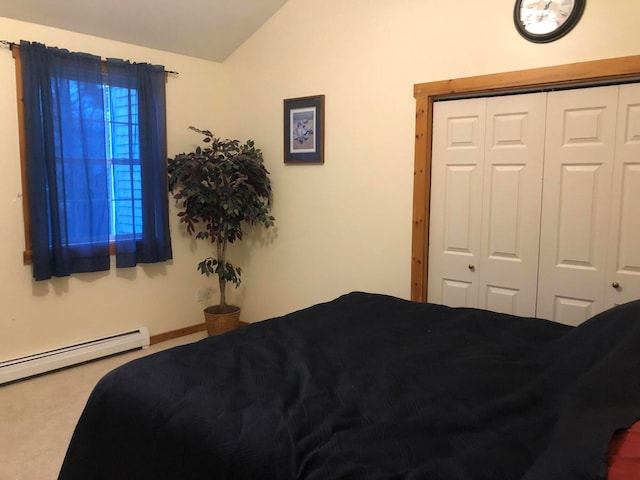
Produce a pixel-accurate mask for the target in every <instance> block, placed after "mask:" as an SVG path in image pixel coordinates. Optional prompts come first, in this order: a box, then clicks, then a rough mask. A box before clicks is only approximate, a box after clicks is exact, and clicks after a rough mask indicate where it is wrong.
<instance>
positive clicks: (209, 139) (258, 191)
mask: <svg viewBox="0 0 640 480" xmlns="http://www.w3.org/2000/svg"><path fill="white" fill-rule="evenodd" d="M189 128H190V129H191V130H194V131H196V132H198V133H200V134H202V135H204V139H203V142H204V143H205V144H206V145H205V146H204V148H203V147H200V146H198V147H197V148H196V149H195V151H193V152H190V153H180V154H178V155H176V156H175V157H173V158H170V159H169V163H168V169H167V170H168V175H169V190H170V191H171V192H172V193H174V195H173V198H174V199H175V200H176V203H177V204H178V206H179V207H180V208H181V211H180V212H179V213H178V216H179V217H180V222H181V223H184V224H185V225H186V228H187V232H188V233H189V234H190V235H195V238H199V239H204V240H208V241H210V242H211V243H212V244H214V246H215V253H214V254H213V255H212V256H209V257H207V258H205V259H204V260H202V261H201V262H200V263H199V264H198V270H199V271H200V273H201V274H203V275H207V276H210V275H217V277H218V285H219V288H220V301H219V303H218V305H214V306H211V307H207V308H206V309H205V310H204V313H205V321H206V322H207V330H208V332H209V335H216V334H219V333H223V332H225V331H228V330H233V329H235V328H237V327H238V323H239V317H240V308H239V307H237V306H235V305H228V304H227V301H226V295H225V293H226V286H227V283H228V282H231V283H233V284H234V285H235V286H236V288H237V287H238V286H239V285H240V276H241V274H242V270H241V269H240V268H239V267H234V266H233V265H232V264H231V263H230V262H228V261H227V245H228V244H229V243H233V242H234V241H236V240H242V236H243V234H244V228H245V227H246V226H253V225H256V224H262V225H264V226H265V227H266V228H268V227H271V226H272V225H273V224H274V218H273V217H272V216H271V215H270V209H271V181H270V180H269V172H268V171H267V169H266V168H265V167H264V164H263V160H262V152H261V151H260V150H259V149H257V148H255V146H254V142H253V141H252V140H247V141H246V143H244V144H241V143H240V142H239V141H238V140H228V139H221V138H217V137H215V136H214V135H213V134H212V133H211V132H210V131H208V130H199V129H197V128H195V127H189Z"/></svg>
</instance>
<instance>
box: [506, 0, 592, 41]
mask: <svg viewBox="0 0 640 480" xmlns="http://www.w3.org/2000/svg"><path fill="white" fill-rule="evenodd" d="M585 4H586V0H516V5H515V8H514V9H513V21H514V22H515V24H516V29H517V30H518V32H519V33H520V35H522V36H523V37H524V38H526V39H527V40H529V41H531V42H536V43H546V42H552V41H554V40H557V39H558V38H560V37H562V36H564V35H566V34H567V33H569V32H570V31H571V29H572V28H573V27H575V26H576V24H577V23H578V21H579V20H580V17H581V16H582V12H584V7H585Z"/></svg>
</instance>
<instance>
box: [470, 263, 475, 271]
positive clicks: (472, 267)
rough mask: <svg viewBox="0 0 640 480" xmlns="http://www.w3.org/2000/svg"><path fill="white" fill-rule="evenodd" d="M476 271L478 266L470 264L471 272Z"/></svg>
mask: <svg viewBox="0 0 640 480" xmlns="http://www.w3.org/2000/svg"><path fill="white" fill-rule="evenodd" d="M475 269H476V266H475V265H473V264H471V263H470V264H469V270H471V271H472V272H473V271H474V270H475Z"/></svg>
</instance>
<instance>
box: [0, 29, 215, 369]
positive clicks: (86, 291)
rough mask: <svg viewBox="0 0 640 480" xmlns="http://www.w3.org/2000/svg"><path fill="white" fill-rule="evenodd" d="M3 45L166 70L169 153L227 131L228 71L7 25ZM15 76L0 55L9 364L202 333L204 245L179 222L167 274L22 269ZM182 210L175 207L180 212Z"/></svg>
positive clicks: (0, 263)
mask: <svg viewBox="0 0 640 480" xmlns="http://www.w3.org/2000/svg"><path fill="white" fill-rule="evenodd" d="M0 32H2V34H1V35H2V39H7V40H11V41H16V42H17V41H19V40H20V39H25V40H31V41H38V42H42V43H45V44H47V45H52V46H58V47H63V48H68V49H69V50H75V51H87V52H91V53H93V54H96V55H101V56H102V57H107V56H110V57H118V58H126V59H130V60H133V61H141V62H151V63H158V64H162V65H165V66H166V68H167V69H169V70H175V71H177V72H179V73H180V75H179V76H178V77H173V76H171V77H169V79H168V82H167V114H168V121H167V128H168V135H169V144H168V148H169V153H170V154H175V153H178V152H180V151H185V150H187V149H190V148H192V146H193V144H194V143H196V142H197V141H198V138H197V136H196V135H195V134H193V132H190V131H189V130H188V126H189V125H191V124H202V125H204V124H206V125H210V128H223V127H222V125H224V115H223V113H222V112H221V111H220V105H219V99H220V95H219V94H212V93H213V92H219V91H220V90H221V88H222V65H220V64H216V63H212V62H206V61H203V60H197V59H194V58H189V57H184V56H180V55H174V54H170V53H166V52H160V51H154V50H150V49H145V48H139V47H134V46H131V45H126V44H122V43H117V42H112V41H107V40H103V39H100V38H95V37H90V36H86V35H78V34H74V33H70V32H66V31H63V30H57V29H52V28H46V27H41V26H37V25H33V24H27V23H22V22H16V21H13V20H9V19H5V18H0ZM14 72H15V69H14V60H13V58H12V56H11V53H10V52H9V51H8V50H7V51H2V50H0V162H1V164H2V174H1V175H0V361H2V360H7V359H10V358H15V357H17V356H21V355H25V354H29V353H34V352H37V351H41V350H44V349H50V348H56V347H60V346H65V345H68V344H71V343H75V342H78V341H83V340H88V339H92V338H96V337H100V336H103V335H106V334H110V333H117V332H122V331H126V330H129V329H132V328H135V327H138V326H141V325H147V326H148V327H149V330H150V332H151V334H152V335H153V334H157V333H163V332H166V331H170V330H174V329H178V328H181V327H185V326H189V325H194V324H198V323H201V322H202V321H203V319H202V311H201V310H202V307H203V304H202V303H198V302H196V301H195V291H196V290H197V289H198V288H199V287H202V286H208V285H209V284H210V282H208V281H207V279H206V278H205V277H202V276H201V275H199V274H198V273H197V271H196V264H197V260H198V258H199V257H200V256H204V252H205V249H204V248H203V246H204V245H200V244H198V245H196V244H195V242H193V241H192V240H190V239H189V238H186V237H185V236H184V235H183V234H181V229H180V228H179V225H178V223H177V221H176V218H177V217H176V216H175V214H173V215H171V219H172V225H171V230H172V238H173V249H174V259H173V261H171V262H168V263H166V264H160V265H151V266H139V267H136V268H131V269H119V270H115V269H112V270H110V271H109V272H104V273H95V274H82V275H74V276H72V277H70V278H64V279H54V280H51V281H45V282H34V281H33V280H32V278H31V267H30V266H24V265H23V264H22V252H23V250H24V231H23V223H22V204H21V198H20V195H21V185H20V171H19V167H20V163H19V154H18V130H17V120H16V119H17V110H16V94H15V91H16V89H15V73H14ZM171 205H172V207H173V203H171Z"/></svg>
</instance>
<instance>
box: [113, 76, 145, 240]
mask: <svg viewBox="0 0 640 480" xmlns="http://www.w3.org/2000/svg"><path fill="white" fill-rule="evenodd" d="M104 99H105V101H104V104H105V122H106V130H105V135H106V139H105V143H106V147H107V165H108V167H109V168H108V171H109V187H110V188H109V197H110V201H111V209H110V218H111V222H110V225H111V228H110V231H109V234H110V238H111V240H112V241H113V239H114V238H115V237H116V235H135V234H136V232H138V236H140V233H141V232H142V205H141V203H142V180H141V178H140V142H139V138H138V92H137V91H136V90H135V89H131V88H123V87H117V86H111V85H108V84H105V85H104Z"/></svg>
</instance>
